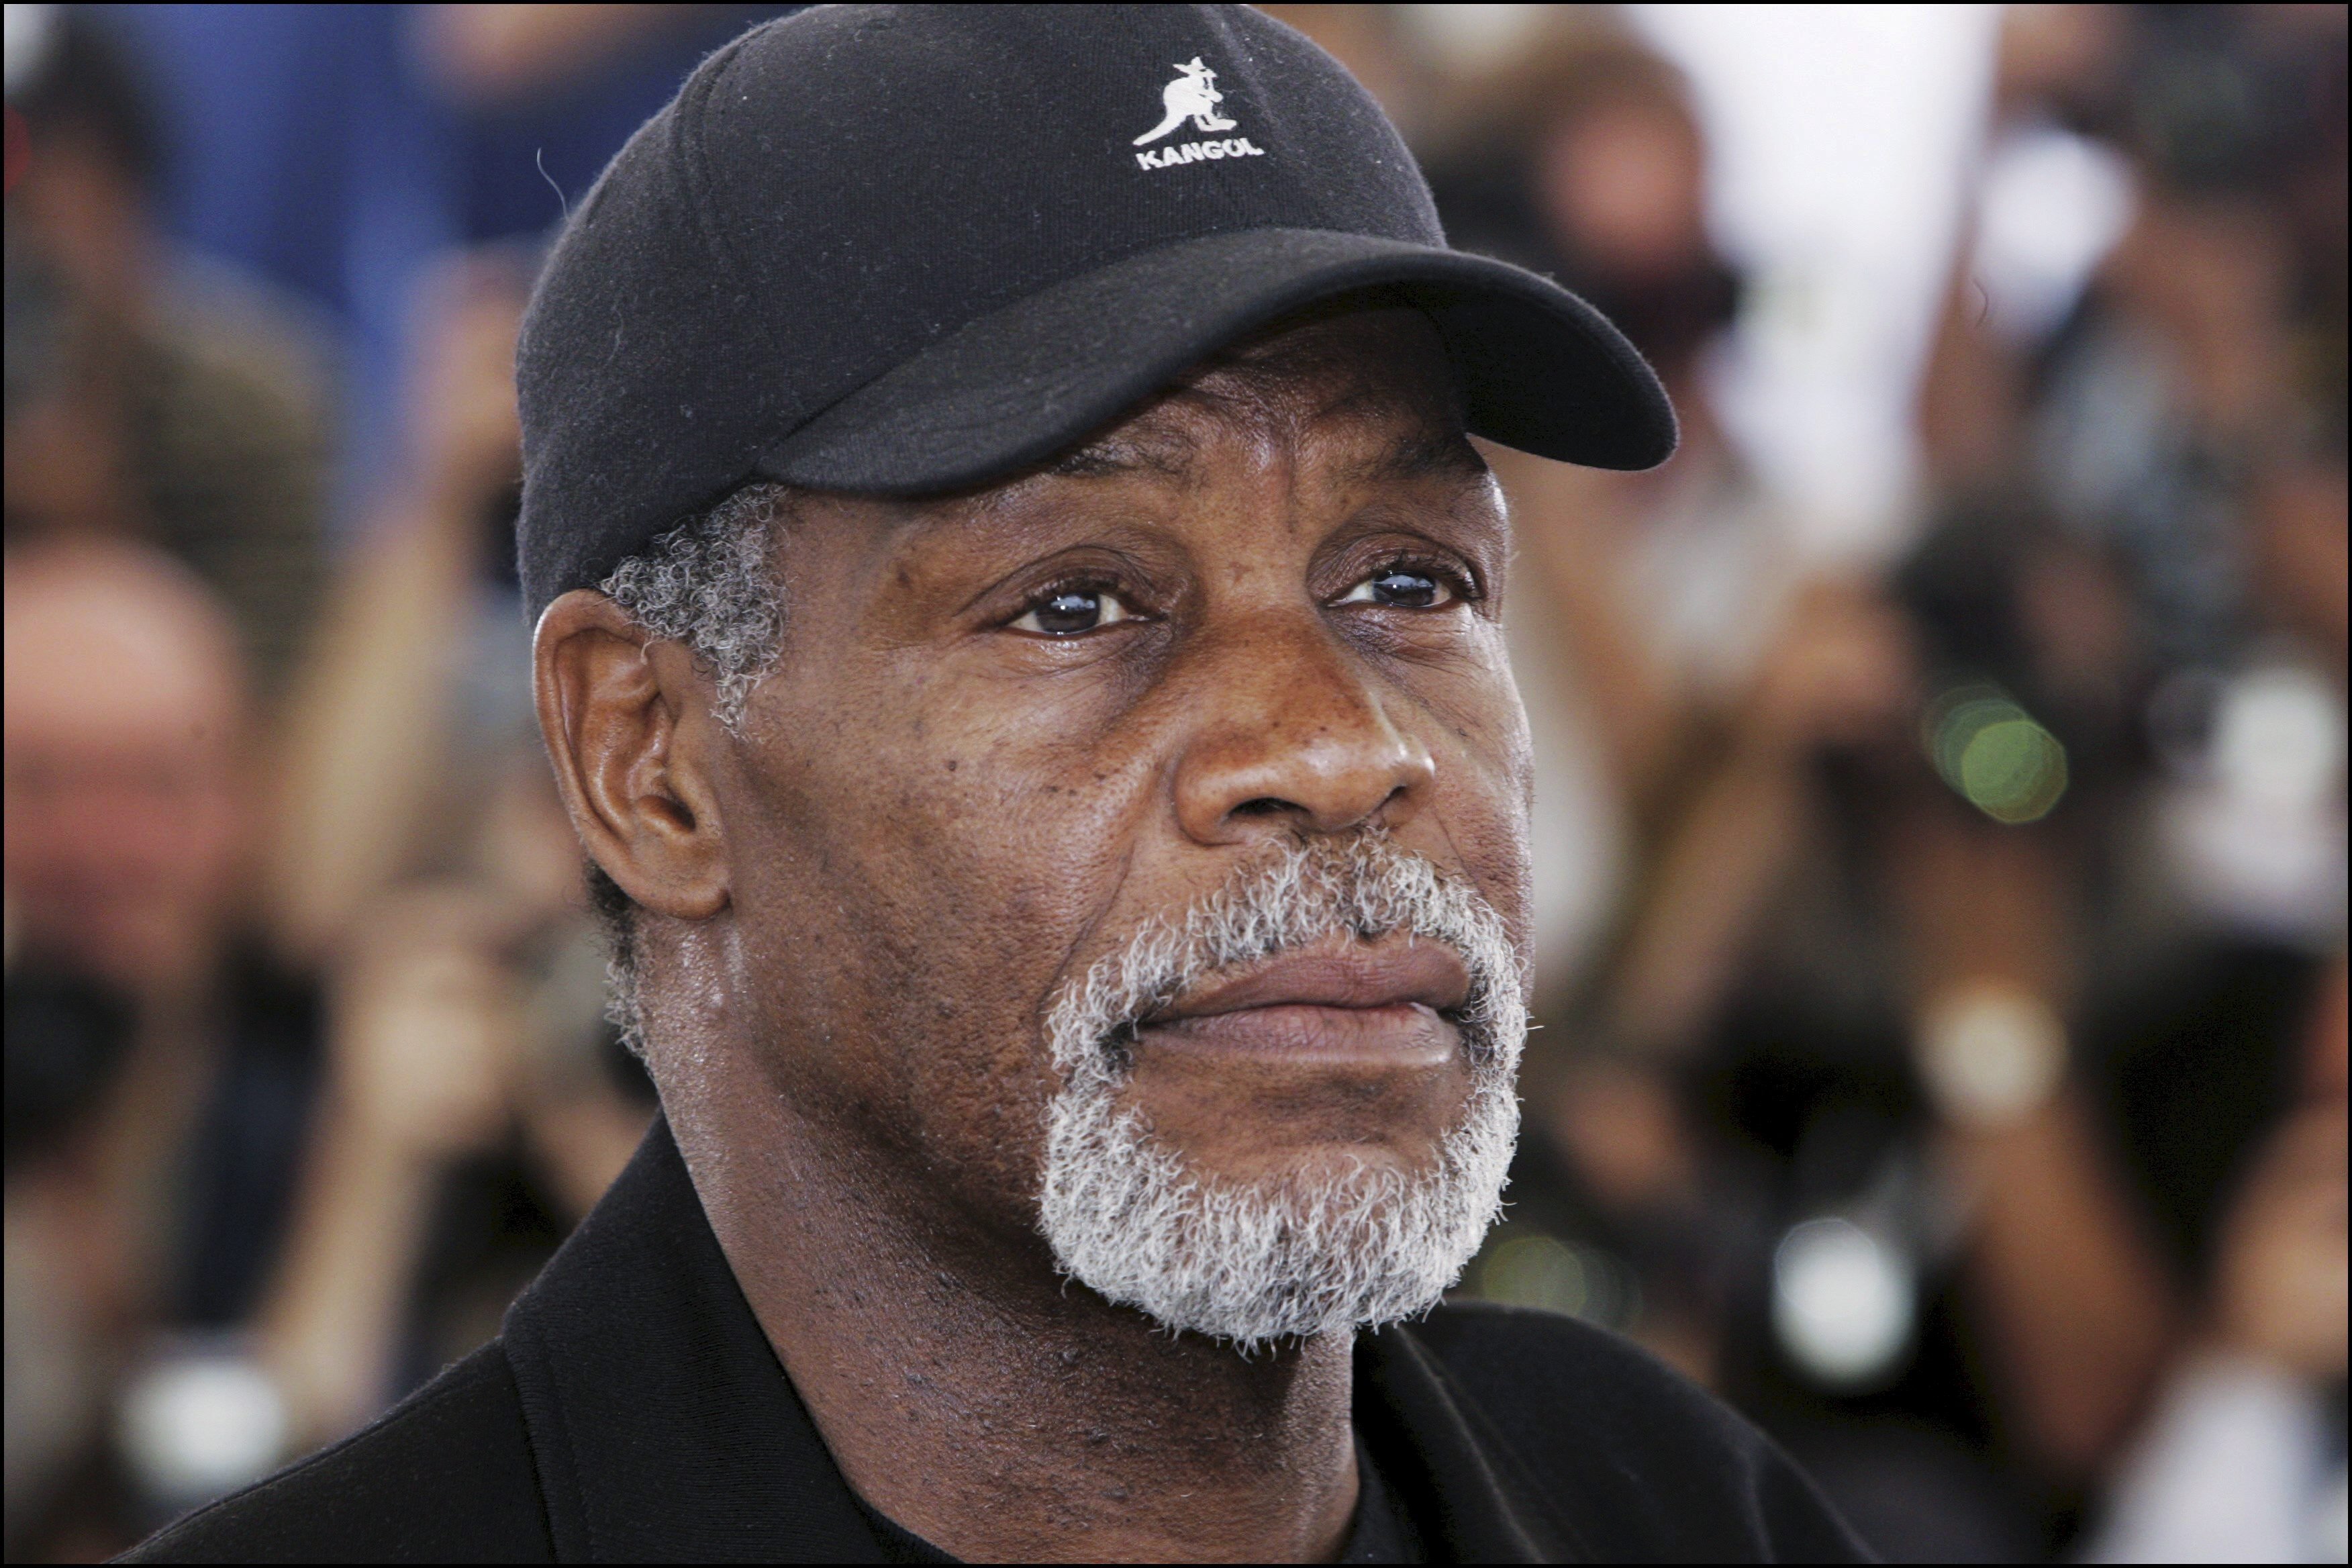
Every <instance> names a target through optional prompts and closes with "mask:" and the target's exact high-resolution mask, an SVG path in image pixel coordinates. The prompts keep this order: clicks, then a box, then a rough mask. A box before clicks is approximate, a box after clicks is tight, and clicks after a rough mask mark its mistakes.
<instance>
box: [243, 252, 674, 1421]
mask: <svg viewBox="0 0 2352 1568" xmlns="http://www.w3.org/2000/svg"><path fill="white" fill-rule="evenodd" d="M531 265H532V258H531V257H530V254H529V253H528V252H526V251H522V250H519V249H514V248H509V247H488V248H485V249H482V250H479V251H474V252H458V253H453V254H451V255H450V256H448V257H446V258H444V259H443V260H442V261H441V262H440V263H439V265H438V266H437V267H436V269H435V271H434V272H433V273H432V274H431V276H430V279H429V283H428V287H427V288H426V289H425V290H424V291H423V295H422V300H421V304H420V308H419V309H418V310H417V311H416V313H415V317H414V321H415V336H416V342H415V345H414V346H413V347H412V349H411V350H410V351H409V352H408V353H406V354H404V356H403V357H404V359H405V360H406V362H407V363H409V364H411V365H412V366H413V367H414V368H413V374H412V378H411V380H410V383H409V386H408V390H407V394H406V395H405V397H404V421H403V425H404V430H405V432H406V438H405V440H404V450H405V451H406V452H407V453H408V454H410V457H409V461H408V462H407V463H406V465H405V466H404V468H403V469H402V470H401V471H400V473H399V475H398V476H397V478H396V479H395V482H394V486H393V488H392V489H391V492H390V494H391V499H390V501H389V503H388V504H387V505H386V506H385V507H384V508H383V510H382V511H381V512H380V513H379V515H378V516H376V517H375V518H374V519H373V520H372V521H371V522H370V524H369V526H368V528H367V531H366V533H365V535H364V537H363V538H362V539H361V540H360V541H359V542H357V543H356V545H355V546H354V548H353V550H352V554H351V557H350V559H349V561H348V562H347V563H346V565H345V568H344V570H343V572H342V573H341V575H340V578H339V580H338V582H337V583H336V584H335V585H334V587H333V589H332V590H331V593H330V595H329V598H328V604H327V606H326V609H325V611H324V614H323V615H322V616H321V624H320V638H319V642H318V646H317V648H316V651H315V653H314V655H313V657H312V658H311V659H310V662H309V663H308V665H307V666H306V667H305V668H304V670H303V671H302V673H301V676H300V678H299V679H298V680H297V682H296V683H295V686H294V689H293V690H292V692H291V693H290V694H289V703H288V707H287V711H286V721H285V730H284V739H283V743H282V746H281V752H280V757H279V791H280V800H281V803H282V804H281V808H280V810H279V813H278V829H277V832H276V834H275V835H274V836H273V839H272V842H271V846H270V850H269V856H268V864H267V868H266V877H265V883H266V887H267V889H268V907H269V908H270V909H271V910H272V912H273V916H274V926H275V930H276V931H277V934H278V940H279V942H280V943H281V945H282V946H283V947H284V948H285V949H286V950H288V951H289V952H299V953H305V954H310V955H313V956H314V958H316V959H318V960H320V961H321V962H325V963H329V965H330V968H331V973H332V975H333V977H334V996H335V1006H334V1009H333V1016H334V1021H335V1022H334V1029H333V1041H334V1045H333V1049H332V1060H331V1071H330V1077H329V1089H328V1093H327V1096H326V1100H325V1107H324V1114H323V1116H322V1118H321V1126H320V1135H319V1138H318V1141H317V1143H316V1145H315V1154H314V1157H313V1159H312V1162H311V1163H310V1167H309V1168H308V1171H307V1173H306V1174H305V1178H304V1184H303V1189H302V1193H301V1196H300V1198H299V1204H298V1208H299V1221H298V1223H297V1226H296V1231H295V1244H294V1246H293V1247H292V1249H291V1252H290V1255H289V1267H288V1269H287V1272H286V1274H285V1276H284V1278H283V1279H282V1281H281V1284H280V1287H279V1289H278V1293H277V1294H276V1295H275V1296H274V1297H273V1300H272V1305H271V1307H270V1309H269V1310H268V1312H267V1313H266V1314H265V1316H266V1320H267V1321H268V1325H269V1329H268V1343H269V1344H270V1346H271V1349H272V1355H273V1362H274V1364H275V1366H276V1367H277V1369H278V1372H279V1373H280V1374H281V1376H282V1379H283V1384H284V1387H285V1389H286V1392H287V1395H288V1398H289V1405H290V1407H291V1410H290V1419H291V1423H292V1426H293V1430H294V1432H295V1434H296V1446H297V1447H298V1448H299V1447H309V1446H311V1445H313V1444H316V1443H319V1442H322V1441H325V1440H329V1439H331V1438H334V1437H338V1436H342V1435H343V1434H344V1433H346V1432H348V1431H350V1430H351V1429H352V1428H354V1427H356V1426H360V1425H362V1423H363V1422H365V1421H366V1420H367V1419H368V1418H370V1417H372V1416H373V1415H375V1414H377V1413H378V1412H379V1411H380V1410H382V1409H383V1407H384V1406H385V1405H388V1404H389V1403H391V1402H392V1401H393V1400H394V1399H395V1398H397V1397H398V1396H399V1395H400V1394H403V1393H405V1392H406V1391H407V1390H408V1389H410V1388H413V1387H415V1385H416V1384H420V1383H422V1382H423V1381H425V1378H427V1377H429V1376H430V1375H431V1374H432V1373H435V1372H436V1371H438V1370H439V1369H440V1368H441V1367H443V1366H445V1365H446V1364H448V1363H450V1362H452V1361H455V1360H457V1358H458V1357H460V1356H462V1355H464V1354H465V1353H466V1352H469V1351H471V1350H473V1349H474V1348H476V1347H477V1346H478V1345H479V1344H481V1343H483V1342H486V1341H488V1339H489V1338H490V1337H491V1336H492V1335H493V1334H494V1333H496V1331H497V1328H498V1321H499V1314H500V1313H502V1312H503V1311H504V1310H505V1308H506V1306H507V1303H508V1301H509V1300H510V1299H511V1297H512V1296H513V1294H514V1292H515V1291H516V1290H517V1289H520V1287H521V1286H522V1284H523V1283H524V1282H526V1281H527V1280H528V1279H530V1277H531V1275H533V1274H534V1273H536V1272H537V1271H538V1268H539V1267H540V1266H541V1264H542V1263H544V1262H545V1261H546V1259H547V1258H548V1256H549V1255H550V1254H551V1252H552V1251H553V1249H554V1247H555V1245H556V1244H557V1243H558V1242H560V1241H561V1240H562V1237H564V1235H565V1234H566V1233H567V1232H568V1231H569V1230H570V1229H571V1226H572V1224H573V1222H575V1221H576V1220H577V1219H578V1218H579V1217H580V1216H581V1215H583V1214H585V1213H586V1212H587V1210H588V1208H589V1207H590V1206H591V1205H593V1203H594V1201H595V1199H596V1198H597V1197H598V1196H599V1195H600V1194H602V1192H603V1190H604V1186H605V1184H607V1183H609V1182H610V1180H611V1178H612V1177H613V1175H614V1173H617V1172H618V1171H619V1169H620V1167H621V1165H622V1163H624V1162H625V1160H626V1158H627V1156H628V1153H629V1152H630V1151H631V1150H632V1149H633V1148H634V1147H635V1144H636V1142H637V1140H638V1138H639V1137H640V1136H641V1135H642V1134H643V1132H644V1130H645V1124H646V1118H647V1114H648V1110H649V1107H650V1102H651V1090H650V1086H649V1085H647V1084H646V1080H645V1078H644V1075H643V1073H642V1072H641V1071H640V1070H639V1069H638V1068H637V1067H636V1064H635V1059H634V1058H631V1057H629V1056H628V1055H627V1053H626V1052H625V1050H624V1049H623V1048H622V1047H621V1046H620V1044H619V1040H618V1036H617V1033H616V1032H615V1031H614V1028H613V1027H612V1026H611V1025H610V1024H608V1023H607V1022H606V1020H605V1019H604V1000H603V961H602V957H601V951H602V950H601V945H600V942H599V941H598V938H597V936H596V934H595V931H594V927H593V922H592V921H590V919H589V918H588V914H587V906H586V900H585V898H584V894H583V889H582V886H581V882H580V874H579V858H578V854H577V848H576V845H575V844H574V842H573V840H572V836H571V831H570V828H569V826H568V825H567V824H566V822H565V820H564V817H563V814H562V808H561V805H560V804H559V803H558V801H557V799H556V796H555V794H554V790H553V785H552V783H551V780H550V779H549V777H548V774H547V771H546V765H545V761H544V757H543V754H542V752H541V747H540V744H539V740H538V735H537V731H536V727H535V725H534V723H533V720H532V714H531V709H530V694H529V691H528V689H527V686H526V685H525V680H526V679H527V674H528V668H529V666H528V653H529V639H528V627H527V626H526V625H525V623H524V619H523V615H522V608H521V605H520V602H519V599H518V596H517V593H516V589H515V586H514V581H515V579H514V549H515V546H514V518H515V505H516V487H517V483H518V481H519V479H520V468H519V456H518V452H517V434H516V425H515V405H514V346H515V334H516V330H517V327H518V324H519V322H520V317H521V311H522V305H523V300H524V297H525V292H526V289H527V287H528V283H529V278H530V267H531Z"/></svg>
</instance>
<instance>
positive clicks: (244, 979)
mask: <svg viewBox="0 0 2352 1568" xmlns="http://www.w3.org/2000/svg"><path fill="white" fill-rule="evenodd" d="M5 638H6V652H5V686H6V700H5V778H6V805H5V816H6V834H7V846H6V873H5V875H6V900H7V915H8V931H9V971H8V985H9V996H10V1002H9V1014H8V1018H9V1023H8V1037H7V1052H8V1077H9V1086H10V1095H9V1098H10V1123H9V1125H10V1131H9V1153H8V1161H9V1163H8V1174H7V1203H8V1208H7V1224H8V1301H9V1311H8V1314H7V1327H8V1336H9V1347H8V1365H9V1371H10V1376H9V1381H8V1390H9V1395H8V1397H9V1407H10V1414H9V1461H8V1463H9V1471H8V1474H9V1478H10V1479H9V1493H8V1499H7V1506H8V1539H9V1543H10V1550H11V1552H22V1551H29V1552H37V1553H40V1552H91V1551H96V1552H105V1551H110V1550H116V1549H119V1548H120V1547H121V1545H122V1544H124V1543H125V1542H127V1541H128V1540H129V1539H131V1538H133V1537H135V1535H136V1534H137V1532H138V1531H140V1530H142V1529H144V1528H147V1527H149V1526H151V1525H152V1522H153V1521H154V1520H155V1519H156V1518H157V1517H159V1516H160V1511H168V1510H170V1509H171V1508H173V1507H174V1506H178V1505H180V1504H182V1503H183V1502H184V1497H181V1496H176V1495H173V1489H174V1488H175V1487H177V1486H179V1485H181V1484H183V1483H184V1481H185V1479H186V1478H185V1477H184V1476H183V1475H180V1474H176V1473H173V1471H172V1464H173V1461H174V1459H176V1458H178V1457H179V1456H178V1455H177V1454H176V1453H173V1452H166V1453H163V1454H162V1455H161V1456H160V1458H159V1457H158V1455H157V1454H156V1452H155V1451H154V1450H155V1445H154V1444H152V1443H142V1434H141V1433H140V1432H139V1431H138V1430H135V1428H137V1426H138V1421H137V1419H136V1418H135V1415H136V1413H135V1411H134V1410H133V1408H132V1407H133V1405H135V1404H136V1402H137V1400H138V1398H139V1397H140V1395H139V1389H140V1387H141V1386H142V1379H143V1382H144V1385H145V1386H148V1387H150V1388H154V1387H160V1386H163V1384H158V1383H157V1381H156V1380H157V1379H159V1378H161V1379H163V1380H165V1381H166V1382H167V1383H168V1380H169V1378H170V1377H171V1375H172V1373H173V1366H174V1365H175V1363H176V1359H184V1358H179V1357H178V1352H183V1351H184V1352H188V1353H189V1354H195V1353H197V1352H203V1351H205V1350H206V1349H207V1347H210V1346H213V1345H215V1344H226V1343H227V1342H226V1341H223V1340H221V1338H220V1336H221V1335H223V1334H225V1333H227V1332H228V1331H234V1330H236V1329H239V1328H242V1327H245V1326H247V1325H249V1323H250V1322H251V1321H252V1318H253V1314H254V1312H255V1310H256V1307H257V1302H258V1300H259V1299H260V1297H261V1295H262V1293H263V1291H264V1290H265V1289H266V1285H267V1281H268V1275H269V1272H270V1270H271V1268H272V1267H273V1266H274V1264H275V1262H276V1259H277V1257H278V1244H279V1239H280V1236H281V1233H282V1230H283V1226H284V1221H285V1216H286V1212H287V1207H288V1197H289V1193H290V1192H291V1190H292V1188H293V1186H294V1184H295V1179H296V1173H297V1167H298V1163H299V1154H300V1149H301V1145H302V1141H303V1136H304V1130H305V1126H306V1121H307V1117H308V1110H309V1106H310V1100H311V1096H312V1086H313V1082H314V1079H315V1076H316V1073H315V1050H316V1033H317V1021H316V1009H315V1003H314V1000H313V997H312V994H311V993H310V989H309V988H308V987H307V986H305V985H304V984H302V983H301V982H300V981H299V979H297V978H294V977H291V976H289V975H288V974H287V973H284V972H283V971H282V970H281V969H280V968H279V967H278V965H277V964H275V963H273V962H272V961H271V959H270V958H269V956H268V950H267V948H266V946H265V945H264V944H262V943H261V942H259V941H257V939H256V937H255V934H254V927H253V924H252V913H253V911H252V907H251V902H250V899H249V890H250V881H249V878H250V872H251V861H252V857H253V854H254V852H255V849H256V847H257V837H258V834H259V832H260V830H261V828H262V826H263V824H262V823H261V821H260V820H258V818H257V814H256V812H255V810H254V803H255V802H256V801H257V799H258V798H260V795H261V788H260V784H261V781H260V779H259V777H258V771H259V766H260V755H259V751H258V739H259V737H258V734H257V727H258V717H257V705H256V700H255V698H254V695H253V691H252V688H251V684H250V680H249V677H248V676H247V662H246V658H245V655H244V652H243V650H242V648H241V647H240V639H239V637H238V636H237V630H236V626H235V624H234V622H233V621H232V620H231V618H230V616H228V614H227V612H226V606H224V605H222V604H221V603H220V602H219V600H218V598H217V597H216V596H215V595H214V594H213V593H212V592H211V591H210V590H209V589H208V588H206V587H205V586H204V585H203V584H200V583H198V582H197V581H195V580H194V577H193V576H192V574H190V573H189V572H188V571H187V570H186V569H185V568H184V567H183V566H181V565H179V564H178V563H175V562H173V561H172V560H170V559H169V558H167V557H163V556H162V555H160V554H158V553H156V552H153V551H152V550H151V549H150V548H149V547H146V546H143V545H138V544H133V543H129V542H121V541H105V540H100V541H79V540H53V541H48V542H42V543H38V544H27V545H18V546H15V547H12V548H11V550H10V551H9V552H8V556H7V563H6V611H5ZM45 997H46V998H47V1000H46V1001H44V998H45ZM20 1001H21V1002H24V1003H25V1004H26V1005H24V1006H21V1007H20ZM45 1084H47V1085H54V1086H58V1089H57V1091H56V1092H54V1093H51V1094H48V1095H45V1096H41V1097H39V1099H37V1100H34V1101H33V1102H32V1103H28V1105H27V1106H26V1107H24V1108H21V1109H20V1108H19V1106H18V1105H17V1102H16V1091H17V1089H18V1088H20V1087H27V1088H30V1089H36V1090H37V1089H40V1088H41V1087H42V1086H43V1085H45ZM44 1111H46V1113H47V1114H40V1113H41V1112H44ZM19 1373H25V1374H26V1375H25V1376H24V1377H23V1379H22V1380H21V1381H20V1378H19V1375H18V1374H19ZM122 1401H128V1402H129V1403H120V1402H122ZM44 1402H47V1407H46V1408H42V1407H37V1406H39V1405H41V1404H43V1403H44ZM20 1405H21V1407H20ZM118 1408H120V1409H121V1413H122V1414H121V1420H120V1422H118ZM265 1425H266V1422H265ZM118 1426H120V1427H121V1430H120V1431H118ZM118 1436H125V1437H127V1439H128V1443H127V1447H128V1452H126V1451H125V1447H123V1446H119V1445H118V1442H117V1439H118ZM20 1439H22V1440H23V1446H21V1447H20ZM257 1444H258V1447H259V1450H260V1453H259V1455H258V1456H257V1455H256V1454H253V1453H248V1454H247V1455H246V1456H245V1458H244V1462H246V1463H251V1462H253V1460H254V1459H255V1458H257V1457H266V1456H273V1455H274V1453H275V1450H276V1443H275V1440H274V1436H272V1435H271V1434H270V1433H268V1432H267V1431H262V1432H260V1433H259V1434H258V1435H257ZM165 1446H166V1447H168V1441H167V1442H166V1445H165ZM151 1460H152V1461H154V1462H152V1463H151V1462H149V1461H151ZM159 1466H160V1467H161V1468H160V1469H159V1468H158V1467H159ZM199 1468H201V1465H200V1466H199ZM201 1484H202V1483H201V1480H200V1481H199V1482H198V1485H199V1486H201ZM159 1510H160V1511H159Z"/></svg>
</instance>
